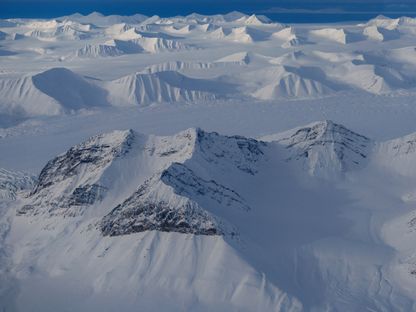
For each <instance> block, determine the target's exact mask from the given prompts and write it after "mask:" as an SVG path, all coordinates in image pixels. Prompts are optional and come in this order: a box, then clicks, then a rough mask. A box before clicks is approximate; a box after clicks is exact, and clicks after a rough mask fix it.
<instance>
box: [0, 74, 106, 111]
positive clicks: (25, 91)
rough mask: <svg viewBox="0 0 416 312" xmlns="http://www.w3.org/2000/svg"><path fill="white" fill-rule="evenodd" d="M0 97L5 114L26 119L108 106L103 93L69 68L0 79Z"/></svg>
mask: <svg viewBox="0 0 416 312" xmlns="http://www.w3.org/2000/svg"><path fill="white" fill-rule="evenodd" d="M0 95H1V97H2V107H1V110H2V111H3V112H6V113H17V114H21V113H23V114H25V115H56V114H59V113H63V112H70V111H76V110H79V109H82V108H91V107H96V106H105V105H107V104H108V102H107V100H106V92H105V91H104V90H102V89H101V88H99V87H97V86H96V85H95V84H93V83H92V82H91V81H89V80H87V79H86V78H84V77H82V76H80V75H77V74H75V73H74V72H72V71H70V70H69V69H66V68H52V69H49V70H46V71H44V72H41V73H37V74H34V75H33V74H32V75H27V76H25V77H22V78H11V79H8V78H5V79H1V78H0Z"/></svg>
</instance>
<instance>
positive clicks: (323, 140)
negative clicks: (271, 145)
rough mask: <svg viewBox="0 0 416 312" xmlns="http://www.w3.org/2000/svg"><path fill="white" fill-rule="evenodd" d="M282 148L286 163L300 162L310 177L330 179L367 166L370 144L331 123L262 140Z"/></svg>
mask: <svg viewBox="0 0 416 312" xmlns="http://www.w3.org/2000/svg"><path fill="white" fill-rule="evenodd" d="M264 139H265V140H266V141H276V142H278V143H279V144H281V145H283V146H284V147H285V148H286V150H287V152H288V156H287V160H288V161H291V160H296V161H301V162H303V167H304V168H305V169H306V170H307V171H308V172H309V174H311V175H313V176H319V177H322V178H326V179H332V178H334V177H338V176H340V175H343V174H345V172H347V171H348V170H352V169H355V168H358V167H360V166H361V165H363V164H364V163H365V162H366V159H367V156H368V153H369V149H370V146H371V140H370V139H368V138H367V137H365V136H363V135H361V134H358V133H355V132H353V131H351V130H349V129H347V128H346V127H344V126H343V125H340V124H337V123H334V122H333V121H331V120H324V121H319V122H314V123H311V124H309V125H306V126H303V127H299V128H295V129H292V130H289V131H286V132H283V133H279V134H277V135H272V136H267V137H264Z"/></svg>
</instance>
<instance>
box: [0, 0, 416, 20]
mask: <svg viewBox="0 0 416 312" xmlns="http://www.w3.org/2000/svg"><path fill="white" fill-rule="evenodd" d="M232 10H238V11H242V12H245V13H260V14H265V15H268V16H270V17H271V18H272V19H280V20H282V19H283V20H282V21H283V22H290V21H292V20H293V21H294V22H305V21H320V20H322V21H337V20H364V19H368V18H371V17H372V16H375V15H378V14H385V15H390V16H392V17H394V16H401V15H410V16H415V15H416V0H396V1H395V0H364V1H363V0H343V1H340V0H324V1H316V0H301V1H295V0H292V1H288V0H283V1H279V0H83V1H80V0H0V17H2V18H5V17H56V16H62V15H66V14H71V13H75V12H80V13H83V14H88V13H91V12H92V11H99V12H102V13H104V14H121V15H130V14H134V13H142V14H146V15H153V14H158V15H161V16H172V15H179V14H181V15H185V14H189V13H192V12H198V13H203V14H216V13H227V12H229V11H232ZM284 19H286V20H284ZM315 19H316V20H315Z"/></svg>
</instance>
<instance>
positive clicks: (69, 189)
mask: <svg viewBox="0 0 416 312" xmlns="http://www.w3.org/2000/svg"><path fill="white" fill-rule="evenodd" d="M133 140H134V133H133V132H132V131H130V130H129V131H115V132H112V133H110V134H104V135H98V136H95V137H92V138H90V139H89V140H87V141H86V142H84V143H81V144H79V145H76V146H74V147H72V148H71V149H69V150H68V152H66V153H65V154H62V155H60V156H58V157H56V158H55V159H53V160H51V161H50V162H48V164H47V165H46V166H45V168H44V169H43V170H42V172H41V173H40V175H39V180H38V182H37V183H36V186H35V188H34V190H33V192H32V193H31V194H30V197H29V200H28V201H29V204H28V205H25V206H24V207H22V209H20V210H19V212H18V213H19V214H39V213H42V212H46V211H47V212H49V213H51V214H61V213H63V214H65V215H74V214H75V215H76V214H77V213H78V212H79V211H80V210H82V208H83V207H85V206H88V205H92V204H94V203H96V202H97V201H99V200H101V199H102V198H103V196H104V194H105V192H106V191H107V189H106V187H105V186H103V185H100V184H99V183H100V182H99V178H100V176H101V175H102V173H103V172H104V170H105V169H106V168H107V167H108V165H109V164H110V163H111V162H112V161H114V160H115V159H116V158H119V157H122V156H124V155H125V154H127V153H128V152H129V150H130V148H131V145H132V143H133ZM71 207H76V209H69V208H71ZM58 211H59V212H58Z"/></svg>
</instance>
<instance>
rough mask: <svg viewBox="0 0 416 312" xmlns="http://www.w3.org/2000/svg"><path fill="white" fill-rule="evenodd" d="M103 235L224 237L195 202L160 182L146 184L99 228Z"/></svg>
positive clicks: (152, 179)
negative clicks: (155, 233)
mask: <svg viewBox="0 0 416 312" xmlns="http://www.w3.org/2000/svg"><path fill="white" fill-rule="evenodd" d="M100 228H101V231H102V233H103V235H110V236H115V235H125V234H131V233H136V232H144V231H150V230H157V231H163V232H179V233H188V234H196V235H220V234H222V232H221V230H220V228H219V226H218V222H217V221H216V220H215V218H214V217H213V216H211V215H210V214H209V213H208V212H207V211H205V210H203V209H202V208H201V207H199V206H198V204H197V203H195V202H194V201H191V200H189V199H188V198H185V197H182V196H178V195H175V194H174V193H173V192H172V190H171V189H170V188H169V187H168V186H166V185H164V184H163V183H162V182H161V181H160V176H155V177H153V178H151V179H149V180H147V181H146V182H145V183H144V184H143V185H141V186H140V187H139V189H138V190H137V191H136V192H135V193H134V194H133V195H132V196H131V197H129V198H128V199H127V200H126V201H124V202H123V203H122V204H120V205H118V206H117V207H116V208H114V210H113V211H111V213H110V214H108V215H107V216H105V217H104V218H103V219H102V222H101V224H100Z"/></svg>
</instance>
